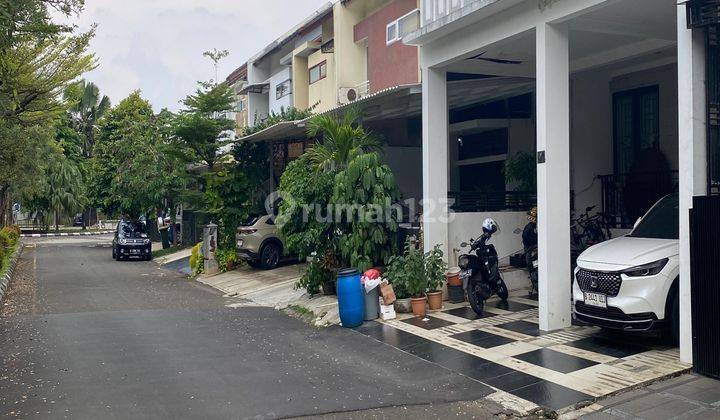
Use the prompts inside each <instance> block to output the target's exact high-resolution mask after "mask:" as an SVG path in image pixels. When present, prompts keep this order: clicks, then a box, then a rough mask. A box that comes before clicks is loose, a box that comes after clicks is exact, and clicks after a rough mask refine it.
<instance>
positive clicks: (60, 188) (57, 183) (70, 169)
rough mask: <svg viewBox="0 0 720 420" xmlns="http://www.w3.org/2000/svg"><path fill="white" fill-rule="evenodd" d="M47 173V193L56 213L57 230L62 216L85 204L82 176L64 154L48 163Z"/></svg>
mask: <svg viewBox="0 0 720 420" xmlns="http://www.w3.org/2000/svg"><path fill="white" fill-rule="evenodd" d="M46 175H47V178H46V179H47V182H48V184H47V191H46V195H47V199H48V203H49V209H50V210H51V211H52V212H53V213H54V215H55V219H54V220H55V230H56V231H57V230H58V225H59V221H60V216H62V215H65V216H73V215H74V214H75V213H77V212H79V211H80V210H82V208H83V206H84V205H85V196H84V194H83V182H82V176H81V174H80V171H79V170H78V168H77V166H76V164H75V163H74V162H72V161H71V160H70V159H68V158H66V157H64V156H59V157H58V158H57V159H56V160H54V161H53V162H52V163H51V164H50V165H48V167H47V173H46Z"/></svg>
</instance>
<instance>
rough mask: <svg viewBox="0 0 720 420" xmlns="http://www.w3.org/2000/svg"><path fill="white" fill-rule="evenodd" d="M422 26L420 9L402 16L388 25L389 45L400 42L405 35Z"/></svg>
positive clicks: (387, 37) (386, 38) (386, 39)
mask: <svg viewBox="0 0 720 420" xmlns="http://www.w3.org/2000/svg"><path fill="white" fill-rule="evenodd" d="M419 27H420V11H419V10H418V9H415V10H413V11H412V12H410V13H408V14H406V15H404V16H401V17H400V18H399V19H397V20H394V21H392V22H390V23H388V25H387V30H386V37H385V41H386V42H387V44H388V45H390V44H393V43H395V42H398V41H400V40H401V39H402V37H403V36H405V35H407V34H409V33H410V32H412V31H414V30H416V29H418V28H419Z"/></svg>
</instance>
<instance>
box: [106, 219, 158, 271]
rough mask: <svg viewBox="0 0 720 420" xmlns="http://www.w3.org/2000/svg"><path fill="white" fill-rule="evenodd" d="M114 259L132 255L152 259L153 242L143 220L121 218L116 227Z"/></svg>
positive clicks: (113, 244) (113, 246)
mask: <svg viewBox="0 0 720 420" xmlns="http://www.w3.org/2000/svg"><path fill="white" fill-rule="evenodd" d="M112 254H113V259H115V260H118V261H121V260H127V259H129V258H130V257H138V258H140V259H141V260H145V261H150V260H151V259H152V243H151V241H150V237H149V236H148V233H147V225H145V223H143V222H130V221H126V220H121V221H120V222H119V223H118V225H117V228H116V229H115V237H114V238H113V243H112Z"/></svg>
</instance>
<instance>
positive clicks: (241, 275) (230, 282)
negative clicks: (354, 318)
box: [197, 264, 340, 326]
mask: <svg viewBox="0 0 720 420" xmlns="http://www.w3.org/2000/svg"><path fill="white" fill-rule="evenodd" d="M304 272H305V264H297V265H286V266H282V267H278V268H276V269H274V270H267V271H266V270H258V269H253V268H250V267H247V266H245V267H242V268H239V269H237V270H235V271H230V272H227V273H222V274H218V275H215V276H209V277H207V276H200V277H199V278H198V279H197V280H198V281H199V282H201V283H204V284H207V285H208V286H211V287H214V288H215V289H218V290H220V291H222V292H223V293H225V294H226V295H228V296H232V297H236V298H241V299H245V300H247V301H249V302H250V304H251V305H254V306H267V307H271V308H275V309H277V310H282V309H286V308H288V307H299V308H302V310H309V311H312V312H313V314H314V315H315V321H314V323H315V325H316V326H329V325H337V324H339V323H340V315H339V314H338V306H337V297H336V296H322V295H318V296H314V297H312V298H311V297H310V296H309V295H308V294H307V293H306V292H305V290H303V289H299V290H295V283H296V282H297V281H298V280H299V279H300V277H301V276H302V275H303V273H304ZM236 306H248V304H245V303H242V304H236Z"/></svg>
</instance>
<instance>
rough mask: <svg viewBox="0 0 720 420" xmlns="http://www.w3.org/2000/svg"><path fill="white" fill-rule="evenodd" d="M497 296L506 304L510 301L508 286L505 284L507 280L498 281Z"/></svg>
mask: <svg viewBox="0 0 720 420" xmlns="http://www.w3.org/2000/svg"><path fill="white" fill-rule="evenodd" d="M497 295H498V297H499V298H500V299H502V301H503V302H506V301H507V300H508V296H510V292H509V291H508V288H507V284H505V280H503V279H500V280H499V281H498V288H497Z"/></svg>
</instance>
